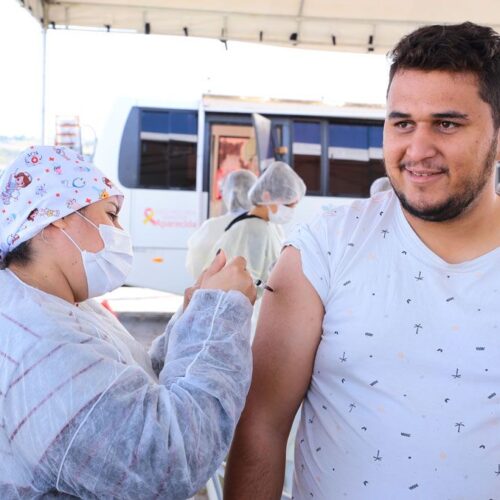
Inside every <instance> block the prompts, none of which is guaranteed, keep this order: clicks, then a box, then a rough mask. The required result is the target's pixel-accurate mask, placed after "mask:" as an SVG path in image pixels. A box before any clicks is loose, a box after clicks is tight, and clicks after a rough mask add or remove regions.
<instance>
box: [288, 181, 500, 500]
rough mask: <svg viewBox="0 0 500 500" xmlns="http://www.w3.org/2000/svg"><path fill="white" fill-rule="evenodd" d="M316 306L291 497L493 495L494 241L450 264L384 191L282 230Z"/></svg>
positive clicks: (496, 377) (497, 492)
mask: <svg viewBox="0 0 500 500" xmlns="http://www.w3.org/2000/svg"><path fill="white" fill-rule="evenodd" d="M288 243H289V244H291V245H293V246H294V247H296V248H298V249H299V250H300V252H301V256H302V266H303V270H304V273H305V275H306V276H307V278H308V279H309V281H310V282H311V283H312V285H313V286H314V288H315V289H316V291H317V292H318V294H319V296H320V297H321V300H322V301H323V304H324V307H325V317H324V320H323V334H322V337H321V342H320V344H319V348H318V351H317V354H316V360H315V365H314V372H313V375H312V379H311V384H310V387H309V390H308V393H307V396H306V398H305V400H304V404H303V409H302V415H301V423H300V428H299V431H298V435H297V439H296V450H295V475H294V493H293V495H294V496H293V498H295V499H297V500H298V499H301V500H302V499H311V498H316V499H328V500H330V499H340V498H351V499H370V500H373V499H376V500H378V499H380V500H389V499H391V500H392V499H394V500H404V499H412V500H413V499H420V500H424V499H425V500H429V499H436V500H437V499H439V500H443V499H453V500H457V499H474V500H475V499H484V500H488V499H500V248H497V249H495V250H494V251H492V252H490V253H488V254H486V255H483V256H481V257H479V258H477V259H474V260H472V261H468V262H464V263H462V264H448V263H446V262H445V261H443V260H442V259H441V258H439V257H438V256H437V255H435V254H434V253H433V252H432V251H431V250H430V249H429V248H428V247H426V246H425V245H424V243H423V242H422V241H421V240H420V239H419V238H418V236H417V235H416V233H415V232H414V231H413V230H412V228H411V227H410V225H409V224H408V222H407V221H406V219H405V217H404V215H403V212H402V210H401V208H400V204H399V201H398V200H397V198H396V197H395V195H394V194H393V193H392V191H390V192H385V193H380V194H378V195H376V196H374V197H373V198H371V199H368V200H363V201H359V202H355V203H354V204H353V205H351V206H346V207H341V208H337V209H331V210H329V211H327V212H325V213H324V214H323V215H322V216H321V217H320V218H318V219H317V220H316V221H315V222H313V223H311V224H308V225H304V226H301V227H299V228H298V229H297V230H296V231H295V233H294V234H293V235H292V236H291V238H289V239H288Z"/></svg>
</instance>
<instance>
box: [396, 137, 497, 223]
mask: <svg viewBox="0 0 500 500" xmlns="http://www.w3.org/2000/svg"><path fill="white" fill-rule="evenodd" d="M497 142H498V141H497V138H496V137H495V139H494V140H493V141H492V143H491V145H490V149H489V150H488V154H487V155H486V158H485V160H484V162H483V169H482V170H481V172H479V176H478V177H477V179H471V181H470V183H469V184H468V185H467V186H465V188H464V189H462V190H461V191H459V192H457V193H455V194H453V195H451V196H450V197H449V198H448V199H447V200H445V201H443V202H442V203H439V204H437V205H434V206H428V207H425V208H418V207H416V206H415V205H412V204H411V203H410V202H409V201H408V199H407V198H406V196H405V194H404V193H403V192H401V191H399V190H397V189H396V188H395V187H394V184H393V183H392V180H391V179H390V177H389V180H391V184H392V187H393V189H394V192H395V193H396V196H397V197H398V198H399V201H400V202H401V205H402V207H403V208H404V209H405V210H406V211H407V212H408V213H409V214H411V215H413V216H414V217H418V218H419V219H422V220H426V221H432V222H444V221H447V220H450V219H454V218H456V217H458V216H460V215H462V214H463V213H464V212H465V211H466V209H467V208H468V207H469V205H470V204H471V203H472V202H473V201H474V200H475V199H476V198H477V197H478V196H479V194H480V193H481V191H482V190H483V188H484V186H485V185H486V184H487V182H488V181H489V179H490V176H491V173H492V170H493V167H494V164H495V157H496V150H497ZM400 168H401V169H403V168H405V167H404V163H401V164H400Z"/></svg>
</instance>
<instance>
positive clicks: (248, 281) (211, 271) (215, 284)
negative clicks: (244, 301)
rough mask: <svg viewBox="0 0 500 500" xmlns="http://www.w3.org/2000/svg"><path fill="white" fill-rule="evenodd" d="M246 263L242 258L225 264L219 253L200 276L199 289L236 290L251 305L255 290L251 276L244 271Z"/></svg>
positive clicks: (255, 293)
mask: <svg viewBox="0 0 500 500" xmlns="http://www.w3.org/2000/svg"><path fill="white" fill-rule="evenodd" d="M246 265H247V262H246V260H245V259H244V258H243V257H235V258H234V259H233V260H231V262H229V263H226V256H225V254H224V252H223V251H221V252H219V254H218V255H217V257H215V259H214V261H213V262H212V264H211V265H210V267H209V268H208V269H207V270H206V271H205V272H204V273H203V274H202V275H201V276H200V285H199V288H210V289H215V290H224V291H226V292H228V291H229V290H237V291H239V292H241V293H243V294H244V295H246V296H247V297H248V300H250V302H251V303H252V304H253V303H254V302H255V299H256V297H257V290H256V288H255V285H254V283H253V279H252V276H250V273H249V272H248V271H247V270H246Z"/></svg>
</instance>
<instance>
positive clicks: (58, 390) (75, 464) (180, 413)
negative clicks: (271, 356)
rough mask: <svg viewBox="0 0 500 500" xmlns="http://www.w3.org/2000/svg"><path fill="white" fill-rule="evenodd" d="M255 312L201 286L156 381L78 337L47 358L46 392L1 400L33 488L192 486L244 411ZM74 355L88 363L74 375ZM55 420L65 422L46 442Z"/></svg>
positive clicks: (172, 494)
mask: <svg viewBox="0 0 500 500" xmlns="http://www.w3.org/2000/svg"><path fill="white" fill-rule="evenodd" d="M251 314H252V307H251V304H250V302H249V301H248V299H247V298H246V297H245V296H244V295H243V294H241V293H239V292H228V293H225V292H221V291H214V290H198V291H197V292H196V293H195V294H194V296H193V298H192V301H191V303H190V305H189V307H188V308H187V310H186V311H185V312H184V313H183V314H182V316H180V317H179V318H178V320H177V321H176V322H175V323H174V324H173V325H172V328H171V331H170V340H169V342H168V344H169V349H168V353H167V359H166V363H165V366H164V368H163V370H162V371H161V373H160V383H159V384H157V383H154V382H152V381H151V378H149V377H148V376H147V375H146V374H145V372H144V371H143V370H142V369H140V368H139V367H136V366H127V365H123V364H121V363H119V362H118V361H116V360H112V359H110V358H106V357H103V356H102V355H100V354H99V353H98V352H96V353H95V355H93V354H92V353H93V352H94V351H92V350H91V349H86V347H85V346H79V345H78V344H74V346H73V347H72V348H71V349H69V350H68V349H67V348H66V347H65V348H64V349H66V350H65V352H64V354H65V355H64V357H58V356H55V357H50V358H46V361H47V360H49V359H50V360H54V361H51V363H52V362H53V363H54V364H53V366H51V364H50V363H48V362H47V364H45V370H46V372H45V373H47V380H49V379H51V380H52V378H53V379H54V388H53V389H52V390H50V392H49V393H48V394H49V396H50V397H49V396H47V397H43V398H40V401H41V402H40V403H37V404H35V405H33V403H34V401H33V400H35V399H36V398H37V396H36V394H34V393H33V391H30V390H28V389H23V388H22V387H18V388H17V390H16V391H15V392H13V394H12V395H11V396H10V397H9V398H6V400H5V401H4V404H5V415H6V416H7V420H8V421H9V422H12V428H10V427H9V426H7V427H8V428H7V429H6V431H7V432H8V433H9V435H10V436H11V447H12V450H13V451H14V452H15V453H16V455H18V456H19V457H20V460H21V461H23V462H25V463H26V464H31V465H32V467H30V468H31V469H32V470H34V473H33V476H32V479H31V483H32V487H33V489H35V490H38V491H41V492H44V491H48V490H52V491H54V492H55V491H57V492H60V493H66V494H69V495H74V496H77V497H80V498H99V499H102V498H120V499H129V498H130V499H142V498H144V499H154V498H162V499H179V500H180V499H185V498H187V497H189V496H191V495H192V494H194V493H195V492H196V491H197V490H198V489H199V488H200V487H202V486H203V484H204V483H205V482H206V481H207V479H208V478H209V477H210V476H211V475H212V474H213V473H214V472H215V471H216V469H217V467H218V466H219V465H220V463H221V462H222V460H223V459H224V457H225V455H226V453H227V451H228V448H229V445H230V442H231V439H232V436H233V432H234V429H235V426H236V423H237V421H238V419H239V416H240V413H241V411H242V409H243V405H244V402H245V398H246V394H247V391H248V388H249V385H250V379H251V365H252V362H251V350H250V342H249V337H250V317H251ZM79 348H80V350H79ZM62 350H63V348H60V349H59V350H58V353H59V352H60V351H62ZM93 356H94V357H95V359H92V357H93ZM81 358H85V359H84V360H83V361H82V360H81ZM64 360H66V362H65V363H64ZM77 360H78V361H79V362H80V361H81V362H82V363H83V362H84V363H85V366H86V368H82V369H79V370H78V372H74V373H73V372H72V370H73V366H72V365H73V364H75V363H73V361H75V362H76V361H77ZM51 370H52V371H51ZM75 370H76V368H75ZM68 371H69V372H71V373H72V374H71V373H70V375H69V376H68ZM63 374H64V377H66V379H65V380H63V378H64V377H63V376H62V375H63ZM67 380H69V381H70V382H69V386H68V383H67ZM103 381H104V382H103ZM47 383H48V382H47V381H45V384H47ZM42 387H44V381H43V380H41V382H40V390H41V388H42ZM68 391H69V392H68ZM37 392H38V393H39V390H38V391H37ZM16 394H17V396H16ZM28 396H29V397H31V399H32V400H29V397H28ZM40 405H41V406H40ZM29 408H32V409H31V410H30V409H29ZM39 408H43V412H42V411H41V410H39ZM37 413H38V415H39V416H41V415H42V414H43V415H48V418H44V419H38V420H37V418H36V416H37ZM23 414H26V415H28V416H29V418H28V419H27V420H25V419H24V418H19V417H20V416H21V415H23ZM9 416H10V417H11V418H9ZM54 422H60V423H61V424H64V425H60V427H61V429H60V431H59V433H58V434H57V437H56V438H55V439H54V440H53V441H51V442H50V443H49V444H48V446H47V447H46V448H45V445H44V448H45V449H40V446H41V443H44V428H45V426H46V425H54ZM34 457H37V458H36V459H35V458H34Z"/></svg>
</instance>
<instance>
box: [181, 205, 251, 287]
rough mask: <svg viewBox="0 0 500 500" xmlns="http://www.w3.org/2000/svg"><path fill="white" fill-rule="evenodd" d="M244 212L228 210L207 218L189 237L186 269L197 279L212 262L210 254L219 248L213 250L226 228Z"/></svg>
mask: <svg viewBox="0 0 500 500" xmlns="http://www.w3.org/2000/svg"><path fill="white" fill-rule="evenodd" d="M241 213H243V212H242V211H239V212H236V213H235V212H228V213H226V214H224V215H221V216H219V217H212V218H211V219H207V220H206V221H205V222H204V223H203V224H202V225H201V226H200V227H199V228H198V229H197V230H196V231H195V232H194V233H193V234H192V235H191V236H190V237H189V239H188V242H187V246H188V250H187V255H186V269H187V271H188V273H189V274H191V276H192V277H193V278H194V279H197V278H198V276H199V275H200V274H201V272H202V271H203V270H204V269H205V268H206V267H208V265H209V264H210V263H211V262H212V261H211V260H210V256H211V255H212V254H213V255H214V256H215V252H216V251H217V250H218V249H217V248H216V249H215V250H214V252H212V250H213V247H214V245H215V243H216V242H217V240H218V239H219V238H220V237H221V236H222V235H223V234H224V229H226V227H227V226H228V225H229V223H230V222H231V221H232V220H233V219H235V218H236V217H238V215H240V214H241Z"/></svg>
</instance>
